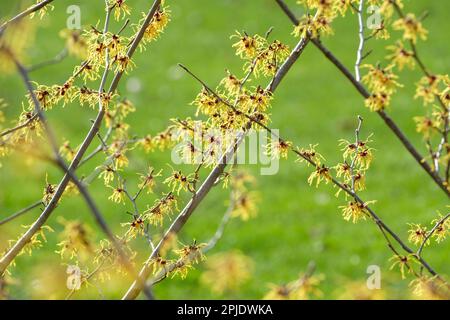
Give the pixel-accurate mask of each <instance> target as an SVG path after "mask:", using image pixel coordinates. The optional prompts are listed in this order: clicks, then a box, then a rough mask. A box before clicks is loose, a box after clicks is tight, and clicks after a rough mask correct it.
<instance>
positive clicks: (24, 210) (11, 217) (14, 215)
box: [0, 200, 43, 226]
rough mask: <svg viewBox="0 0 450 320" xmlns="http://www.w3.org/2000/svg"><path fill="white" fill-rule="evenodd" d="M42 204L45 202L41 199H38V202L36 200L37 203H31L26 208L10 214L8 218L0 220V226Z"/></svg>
mask: <svg viewBox="0 0 450 320" xmlns="http://www.w3.org/2000/svg"><path fill="white" fill-rule="evenodd" d="M42 204H43V203H42V201H41V200H40V201H37V202H35V203H33V204H31V205H29V206H28V207H26V208H23V209H21V210H19V211H17V212H16V213H13V214H12V215H10V216H9V217H7V218H5V219H3V220H1V221H0V226H1V225H4V224H6V223H8V222H10V221H12V220H14V219H16V218H18V217H20V216H22V215H23V214H25V213H27V212H29V211H31V210H33V209H34V208H37V207H39V206H40V205H42Z"/></svg>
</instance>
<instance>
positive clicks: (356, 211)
mask: <svg viewBox="0 0 450 320" xmlns="http://www.w3.org/2000/svg"><path fill="white" fill-rule="evenodd" d="M374 202H375V201H368V202H365V203H364V204H362V203H359V202H357V201H349V202H348V204H347V205H345V206H340V207H339V208H341V209H342V216H343V217H344V220H346V221H350V219H351V220H352V222H353V223H357V222H358V220H361V219H362V220H366V217H368V216H370V214H369V211H368V210H367V207H368V206H369V204H371V203H374Z"/></svg>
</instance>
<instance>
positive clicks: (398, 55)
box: [386, 41, 415, 70]
mask: <svg viewBox="0 0 450 320" xmlns="http://www.w3.org/2000/svg"><path fill="white" fill-rule="evenodd" d="M387 49H388V50H389V51H392V53H391V54H390V55H387V56H386V58H387V59H390V60H391V61H392V63H394V64H395V65H396V66H397V67H398V69H399V70H403V68H404V67H405V66H407V67H408V68H410V69H414V65H415V61H414V53H413V52H412V51H410V50H407V49H406V48H405V46H404V45H403V42H401V41H397V42H396V43H395V45H392V46H388V47H387Z"/></svg>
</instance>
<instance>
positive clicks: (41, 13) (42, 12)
mask: <svg viewBox="0 0 450 320" xmlns="http://www.w3.org/2000/svg"><path fill="white" fill-rule="evenodd" d="M35 2H36V4H38V3H40V2H42V1H41V0H36V1H35ZM54 9H55V7H54V6H53V5H51V4H47V5H45V6H43V7H42V8H40V9H39V10H37V11H35V12H32V13H31V14H30V18H31V19H33V18H34V17H35V16H36V15H39V19H42V18H44V17H45V16H46V15H47V13H48V12H49V11H53V10H54Z"/></svg>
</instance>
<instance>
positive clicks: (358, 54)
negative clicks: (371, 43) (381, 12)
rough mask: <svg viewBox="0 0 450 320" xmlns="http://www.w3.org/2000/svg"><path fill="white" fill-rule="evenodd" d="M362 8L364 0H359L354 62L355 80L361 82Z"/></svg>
mask: <svg viewBox="0 0 450 320" xmlns="http://www.w3.org/2000/svg"><path fill="white" fill-rule="evenodd" d="M363 10H364V0H359V7H358V12H357V15H358V25H359V30H358V36H359V46H358V50H357V52H356V62H355V77H356V81H358V82H361V73H360V70H359V67H360V66H361V62H362V59H363V51H364V41H365V38H364V21H363Z"/></svg>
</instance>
